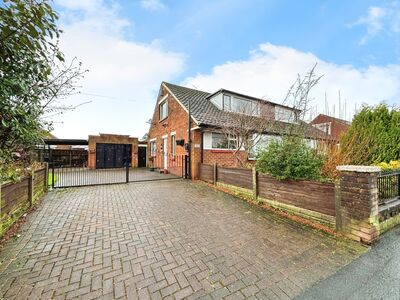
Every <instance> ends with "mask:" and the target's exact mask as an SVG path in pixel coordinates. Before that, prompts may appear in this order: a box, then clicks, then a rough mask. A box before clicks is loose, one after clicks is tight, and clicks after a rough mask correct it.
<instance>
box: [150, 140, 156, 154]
mask: <svg viewBox="0 0 400 300" xmlns="http://www.w3.org/2000/svg"><path fill="white" fill-rule="evenodd" d="M156 149H157V148H156V141H151V142H150V156H151V157H154V156H156V152H157V151H156Z"/></svg>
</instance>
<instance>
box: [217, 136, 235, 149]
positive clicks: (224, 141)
mask: <svg viewBox="0 0 400 300" xmlns="http://www.w3.org/2000/svg"><path fill="white" fill-rule="evenodd" d="M236 147H237V139H236V138H235V137H234V136H231V135H229V136H227V135H226V134H223V133H216V132H213V133H212V148H213V149H232V150H234V149H236Z"/></svg>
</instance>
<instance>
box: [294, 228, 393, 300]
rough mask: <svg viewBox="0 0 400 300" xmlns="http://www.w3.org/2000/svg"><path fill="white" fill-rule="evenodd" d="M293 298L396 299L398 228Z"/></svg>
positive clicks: (319, 299)
mask: <svg viewBox="0 0 400 300" xmlns="http://www.w3.org/2000/svg"><path fill="white" fill-rule="evenodd" d="M296 299H318V300H321V299H352V300H353V299H363V300H364V299H400V226H398V227H396V228H395V229H393V230H391V231H390V232H388V233H386V234H384V235H383V236H381V238H380V241H379V242H378V243H377V244H376V245H374V246H373V247H372V248H371V250H370V251H368V252H367V253H365V254H364V255H362V256H361V257H359V258H358V259H356V260H354V261H353V262H352V263H350V264H349V265H347V266H345V267H344V268H342V269H340V270H339V271H338V272H336V273H335V274H333V275H332V276H330V277H328V278H327V279H325V280H322V281H320V282H317V283H316V284H315V285H313V286H312V287H311V288H310V289H308V290H306V291H305V292H304V293H302V294H300V295H299V296H298V297H297V298H296Z"/></svg>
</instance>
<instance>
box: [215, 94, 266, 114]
mask: <svg viewBox="0 0 400 300" xmlns="http://www.w3.org/2000/svg"><path fill="white" fill-rule="evenodd" d="M223 110H226V111H231V112H236V113H241V114H246V115H250V116H259V115H260V105H259V103H258V102H256V101H251V100H247V99H243V98H239V97H234V96H230V95H224V97H223Z"/></svg>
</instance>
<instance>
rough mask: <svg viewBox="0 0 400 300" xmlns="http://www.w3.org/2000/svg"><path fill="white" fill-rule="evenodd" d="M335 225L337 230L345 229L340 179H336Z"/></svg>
mask: <svg viewBox="0 0 400 300" xmlns="http://www.w3.org/2000/svg"><path fill="white" fill-rule="evenodd" d="M335 213H336V216H335V227H336V230H337V231H341V230H342V229H343V224H342V205H341V201H340V180H335Z"/></svg>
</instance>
